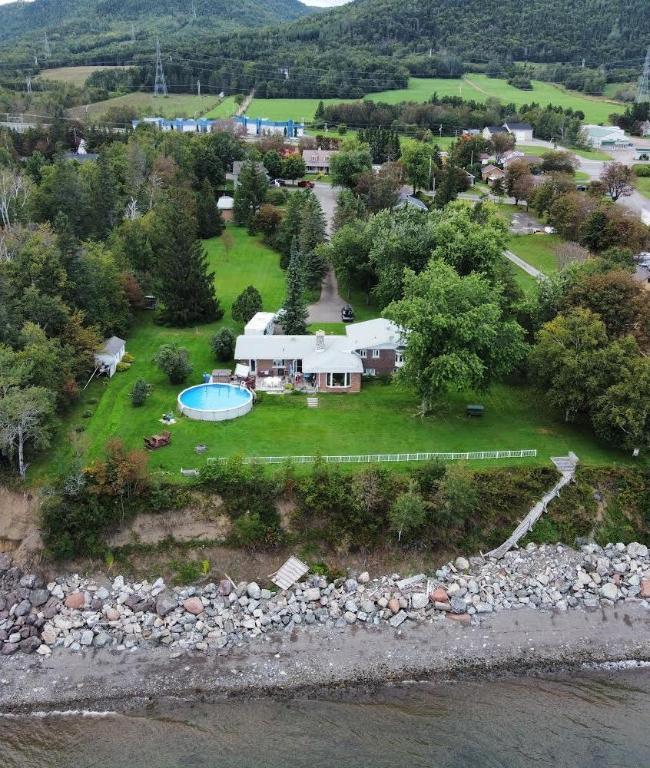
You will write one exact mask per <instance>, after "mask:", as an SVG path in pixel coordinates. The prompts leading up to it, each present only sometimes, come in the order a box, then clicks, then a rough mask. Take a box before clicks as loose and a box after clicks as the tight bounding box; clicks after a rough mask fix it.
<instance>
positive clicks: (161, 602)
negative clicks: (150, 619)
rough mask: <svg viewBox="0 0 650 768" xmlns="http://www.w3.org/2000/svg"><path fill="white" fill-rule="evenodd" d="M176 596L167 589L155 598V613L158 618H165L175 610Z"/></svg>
mask: <svg viewBox="0 0 650 768" xmlns="http://www.w3.org/2000/svg"><path fill="white" fill-rule="evenodd" d="M176 605H177V601H176V595H175V594H174V593H173V592H172V591H171V590H169V589H165V590H164V591H162V592H161V593H160V594H159V595H158V597H157V598H156V613H157V614H158V616H167V614H168V613H171V612H172V611H173V610H174V608H176Z"/></svg>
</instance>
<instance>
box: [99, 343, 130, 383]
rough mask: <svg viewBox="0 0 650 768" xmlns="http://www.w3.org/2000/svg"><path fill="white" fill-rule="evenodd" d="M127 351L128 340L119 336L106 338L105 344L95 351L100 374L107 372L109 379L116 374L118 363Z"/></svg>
mask: <svg viewBox="0 0 650 768" xmlns="http://www.w3.org/2000/svg"><path fill="white" fill-rule="evenodd" d="M125 352H126V341H124V339H120V338H118V337H117V336H111V338H110V339H106V341H105V342H104V344H103V345H102V346H101V347H100V348H99V349H98V350H97V351H96V352H95V365H96V366H97V368H99V373H100V374H105V375H106V376H108V377H109V379H110V378H111V377H112V376H114V375H115V371H116V370H117V364H118V363H119V362H120V360H121V359H122V358H123V357H124V353H125Z"/></svg>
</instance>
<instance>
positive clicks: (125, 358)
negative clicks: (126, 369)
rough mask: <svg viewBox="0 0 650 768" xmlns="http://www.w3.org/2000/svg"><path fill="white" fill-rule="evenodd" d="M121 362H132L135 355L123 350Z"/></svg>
mask: <svg viewBox="0 0 650 768" xmlns="http://www.w3.org/2000/svg"><path fill="white" fill-rule="evenodd" d="M122 362H123V363H134V362H135V357H133V355H132V354H131V353H130V352H125V353H124V355H123V356H122Z"/></svg>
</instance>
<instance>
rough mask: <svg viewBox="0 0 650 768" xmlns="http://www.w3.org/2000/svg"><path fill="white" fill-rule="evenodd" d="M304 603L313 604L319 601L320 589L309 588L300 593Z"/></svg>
mask: <svg viewBox="0 0 650 768" xmlns="http://www.w3.org/2000/svg"><path fill="white" fill-rule="evenodd" d="M302 596H303V598H304V599H305V602H306V603H313V602H315V601H316V600H320V589H318V587H310V588H309V589H306V590H305V591H304V592H303V593H302Z"/></svg>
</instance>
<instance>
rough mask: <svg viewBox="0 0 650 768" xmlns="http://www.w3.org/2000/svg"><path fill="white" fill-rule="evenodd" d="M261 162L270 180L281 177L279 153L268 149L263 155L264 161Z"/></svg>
mask: <svg viewBox="0 0 650 768" xmlns="http://www.w3.org/2000/svg"><path fill="white" fill-rule="evenodd" d="M262 162H263V163H264V167H265V168H266V170H267V171H268V172H269V176H270V177H271V178H272V179H278V178H280V177H281V176H282V158H281V157H280V153H279V152H277V151H276V150H275V149H270V150H269V151H268V152H267V153H266V154H265V155H264V160H263V161H262Z"/></svg>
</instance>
